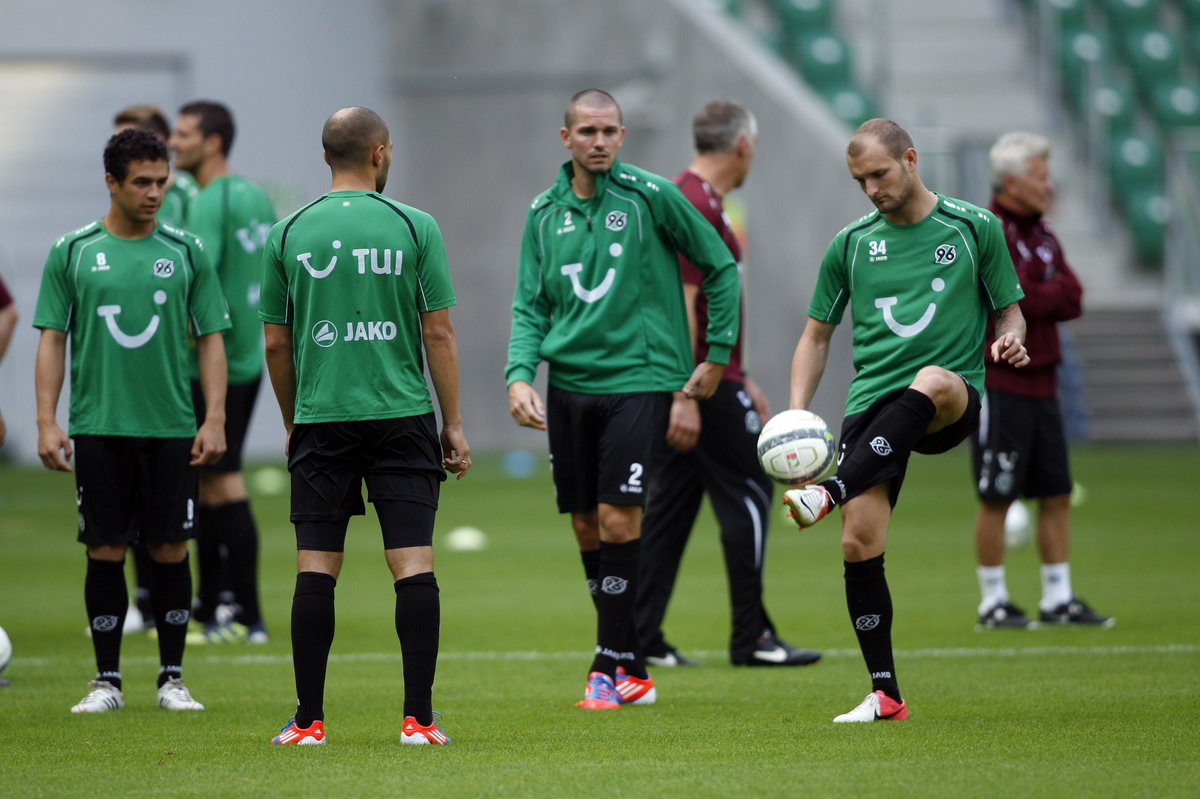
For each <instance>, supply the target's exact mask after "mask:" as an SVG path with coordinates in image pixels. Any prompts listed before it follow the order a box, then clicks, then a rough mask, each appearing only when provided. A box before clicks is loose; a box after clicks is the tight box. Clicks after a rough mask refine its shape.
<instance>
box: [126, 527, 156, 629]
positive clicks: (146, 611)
mask: <svg viewBox="0 0 1200 799" xmlns="http://www.w3.org/2000/svg"><path fill="white" fill-rule="evenodd" d="M129 551H130V552H132V553H133V573H134V575H135V577H136V580H137V587H136V588H134V597H135V601H136V602H137V608H138V610H140V611H141V612H142V619H143V621H144V623H145V625H146V626H147V627H149V626H150V622H151V620H153V619H154V606H153V605H151V604H150V583H151V582H152V581H153V579H154V577H153V571H152V569H151V568H150V563H151V560H150V552H149V551H148V550H147V549H146V544H145V543H143V542H142V541H134V542H133V543H132V544H130V545H129Z"/></svg>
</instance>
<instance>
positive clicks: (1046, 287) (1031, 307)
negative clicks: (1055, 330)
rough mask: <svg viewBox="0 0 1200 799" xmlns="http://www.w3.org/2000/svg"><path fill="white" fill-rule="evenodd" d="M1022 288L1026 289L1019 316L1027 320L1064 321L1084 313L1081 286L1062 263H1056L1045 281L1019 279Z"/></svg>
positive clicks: (1072, 273)
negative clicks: (1052, 271)
mask: <svg viewBox="0 0 1200 799" xmlns="http://www.w3.org/2000/svg"><path fill="white" fill-rule="evenodd" d="M1038 266H1039V268H1041V264H1040V263H1039V264H1038ZM1021 288H1022V290H1024V292H1025V298H1024V299H1023V300H1021V315H1022V316H1024V317H1025V318H1026V319H1044V320H1046V321H1048V322H1066V321H1068V320H1070V319H1078V318H1079V317H1080V316H1082V315H1083V286H1081V285H1080V284H1079V278H1077V277H1076V276H1075V273H1074V272H1072V271H1071V268H1070V267H1069V266H1067V265H1066V264H1065V263H1061V264H1058V265H1057V266H1056V268H1055V270H1054V273H1053V274H1052V275H1051V276H1050V277H1049V279H1047V280H1026V279H1023V280H1021Z"/></svg>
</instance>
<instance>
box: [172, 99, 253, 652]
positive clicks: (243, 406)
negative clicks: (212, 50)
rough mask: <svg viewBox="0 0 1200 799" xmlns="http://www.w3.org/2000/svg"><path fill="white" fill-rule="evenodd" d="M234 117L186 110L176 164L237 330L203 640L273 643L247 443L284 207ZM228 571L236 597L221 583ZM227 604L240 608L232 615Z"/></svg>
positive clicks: (202, 611) (201, 612)
mask: <svg viewBox="0 0 1200 799" xmlns="http://www.w3.org/2000/svg"><path fill="white" fill-rule="evenodd" d="M233 137H234V123H233V115H232V114H231V113H230V112H229V109H228V108H226V107H225V106H224V105H221V104H220V103H213V102H208V101H199V102H193V103H188V104H187V105H184V106H183V107H182V108H180V109H179V119H178V120H177V121H176V125H175V132H174V134H173V135H172V136H171V138H170V142H169V143H170V145H171V147H172V148H174V150H175V165H176V166H177V167H178V168H179V169H180V170H182V171H183V172H185V173H188V174H191V175H193V176H194V177H195V179H196V182H197V183H199V185H200V187H201V191H200V195H199V197H197V198H196V200H195V202H193V203H192V205H191V207H190V208H189V210H188V217H187V229H188V230H189V231H191V232H192V233H195V234H196V235H197V236H199V237H200V238H201V240H203V241H204V246H205V248H206V249H207V250H208V253H209V257H210V258H211V259H212V262H213V266H214V267H215V268H216V270H217V275H218V276H219V277H220V279H221V288H222V290H223V291H224V292H225V300H226V302H228V303H229V315H230V319H231V321H232V322H233V329H232V330H230V331H229V332H228V333H227V334H226V335H225V350H226V352H227V354H228V360H229V393H228V396H227V397H226V399H225V436H226V440H227V441H228V443H229V450H228V451H227V452H226V453H225V456H224V457H223V458H222V459H221V460H220V461H218V462H217V463H215V464H213V465H212V466H209V467H206V468H204V469H201V470H200V507H199V511H198V513H197V522H196V523H197V525H198V530H197V534H196V554H197V560H198V561H199V577H200V581H199V582H200V585H199V591H198V594H199V602H198V603H197V607H196V618H197V619H198V620H199V621H201V622H202V623H204V625H205V627H204V631H203V633H199V634H196V635H195V636H193V640H194V641H197V642H209V643H222V642H227V641H239V640H248V641H250V642H252V643H265V642H266V640H267V632H266V627H265V625H264V624H263V620H262V611H261V609H260V607H259V599H258V529H257V527H256V526H255V524H254V516H253V515H252V514H251V512H250V499H249V494H248V493H247V491H246V482H245V480H244V479H243V477H242V446H243V444H244V443H245V439H246V430H247V427H248V426H249V424H250V416H251V414H252V413H253V411H254V403H255V400H256V398H257V397H258V388H259V384H260V383H261V381H262V369H263V352H262V327H261V325H260V324H259V321H258V316H257V314H258V293H259V270H260V263H261V261H262V247H263V244H264V243H266V240H267V233H268V232H269V231H270V230H271V225H273V224H275V210H274V208H272V206H271V201H270V199H268V197H267V195H266V194H265V193H264V192H263V191H262V189H260V188H258V187H257V186H255V185H254V184H253V183H251V182H250V181H248V180H246V179H245V178H243V177H241V176H240V175H235V174H234V173H233V172H232V171H231V170H230V168H229V160H228V158H229V151H230V148H231V147H232V146H233ZM192 393H193V398H194V400H195V403H196V413H197V415H198V416H199V415H201V414H203V413H204V397H203V396H202V394H201V392H200V390H199V385H198V384H197V383H196V382H195V381H194V379H193V383H192ZM226 574H227V575H228V583H229V586H230V588H232V591H231V592H230V593H231V596H229V595H227V596H226V597H225V599H226V600H227V602H225V603H223V602H222V600H221V587H222V583H223V581H224V578H225V576H226ZM221 604H232V605H234V607H235V610H234V612H233V614H232V618H226V615H227V614H226V613H224V612H223V611H222V612H221V613H218V610H217V609H218V606H219V605H221Z"/></svg>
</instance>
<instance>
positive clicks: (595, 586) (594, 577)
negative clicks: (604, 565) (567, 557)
mask: <svg viewBox="0 0 1200 799" xmlns="http://www.w3.org/2000/svg"><path fill="white" fill-rule="evenodd" d="M579 559H580V560H582V561H583V576H584V577H586V578H587V588H588V596H590V597H591V598H592V605H593V606H595V604H596V592H597V591H599V590H600V550H599V549H581V550H579Z"/></svg>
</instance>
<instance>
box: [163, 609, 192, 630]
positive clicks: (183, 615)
mask: <svg viewBox="0 0 1200 799" xmlns="http://www.w3.org/2000/svg"><path fill="white" fill-rule="evenodd" d="M189 616H191V611H189V610H188V609H187V608H180V609H178V610H168V611H167V615H166V616H164V617H163V620H164V621H166V623H167V624H174V625H175V626H179V625H181V624H187V623H188V617H189Z"/></svg>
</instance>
